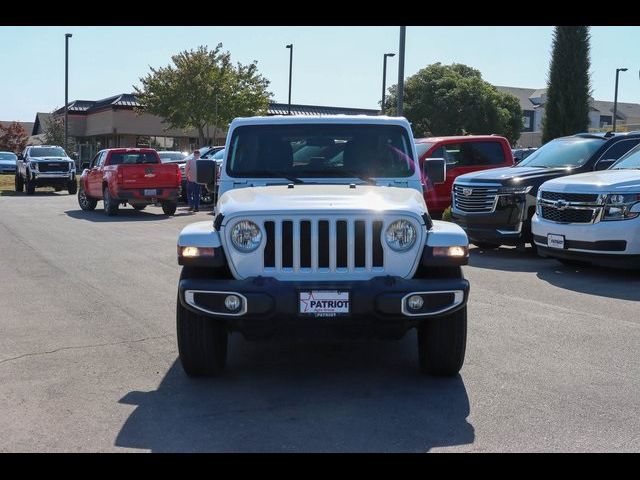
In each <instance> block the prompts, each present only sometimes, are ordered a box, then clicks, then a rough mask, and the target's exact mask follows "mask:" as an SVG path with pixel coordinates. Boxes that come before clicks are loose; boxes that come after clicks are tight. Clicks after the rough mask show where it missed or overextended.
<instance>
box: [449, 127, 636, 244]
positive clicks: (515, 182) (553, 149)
mask: <svg viewBox="0 0 640 480" xmlns="http://www.w3.org/2000/svg"><path fill="white" fill-rule="evenodd" d="M638 143H640V132H629V133H615V134H614V133H611V132H608V133H606V134H589V133H579V134H577V135H571V136H569V137H561V138H557V139H555V140H552V141H550V142H548V143H546V144H544V145H543V146H542V147H540V148H539V149H538V150H536V151H535V152H533V153H532V154H531V155H529V156H528V157H527V158H525V159H524V160H522V161H521V162H520V163H518V164H517V165H514V166H513V167H507V168H497V169H493V170H485V171H481V172H474V173H468V174H466V175H460V176H459V177H458V178H456V180H455V181H454V183H453V191H452V205H451V219H452V221H453V222H455V223H457V224H458V225H460V226H461V227H462V228H463V229H464V230H465V231H466V232H467V236H468V237H469V242H470V243H473V244H475V245H477V246H478V247H480V248H485V249H488V248H497V247H499V246H500V245H515V246H517V247H519V248H521V249H522V248H524V247H525V243H531V244H532V246H534V245H533V238H532V235H531V217H533V214H534V213H535V209H536V195H537V193H538V187H540V185H542V183H544V182H546V181H547V180H550V179H552V178H556V177H562V176H566V175H573V174H576V173H583V172H590V171H593V170H605V169H607V168H609V167H610V166H611V165H612V164H613V162H615V161H616V160H617V159H618V158H620V157H621V156H622V155H623V154H625V153H627V152H628V151H629V150H630V149H631V148H633V147H635V146H636V145H638ZM534 248H535V246H534Z"/></svg>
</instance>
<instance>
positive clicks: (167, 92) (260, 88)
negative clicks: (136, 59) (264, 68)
mask: <svg viewBox="0 0 640 480" xmlns="http://www.w3.org/2000/svg"><path fill="white" fill-rule="evenodd" d="M171 60H172V64H170V65H168V66H166V67H160V68H157V69H156V68H153V67H150V68H151V72H150V73H148V74H147V75H146V76H145V77H142V78H140V82H141V84H142V86H141V87H140V88H139V87H137V86H134V87H133V88H134V89H135V92H136V95H137V96H138V99H139V101H140V103H141V104H142V110H144V111H146V112H149V113H153V114H155V115H159V116H161V117H163V118H164V119H165V121H166V122H167V123H168V124H169V125H170V126H171V128H182V129H186V128H195V129H196V130H197V131H198V142H199V144H200V145H203V144H204V139H205V128H206V127H207V125H214V126H215V127H217V126H219V125H227V124H228V123H229V122H230V121H231V120H233V119H234V118H235V117H237V116H247V115H257V114H260V113H264V112H266V110H267V107H268V104H269V97H270V96H271V93H270V92H268V91H267V88H268V86H269V80H267V79H266V78H264V77H263V76H262V75H261V74H260V73H259V72H258V67H257V62H256V61H254V62H253V63H251V64H249V65H242V64H241V63H237V64H235V65H234V64H233V63H232V62H231V54H230V53H229V52H228V51H226V52H224V51H222V44H221V43H220V44H218V45H217V46H216V48H215V49H213V50H209V49H208V48H207V47H206V46H200V47H198V48H197V49H196V50H190V51H183V52H181V53H179V54H177V55H174V56H172V57H171ZM214 138H215V132H214Z"/></svg>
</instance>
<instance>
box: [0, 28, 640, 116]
mask: <svg viewBox="0 0 640 480" xmlns="http://www.w3.org/2000/svg"><path fill="white" fill-rule="evenodd" d="M552 31H553V27H549V26H547V27H534V26H521V27H507V26H505V27H469V26H467V27H443V26H436V27H434V26H431V27H429V26H425V27H419V26H409V27H407V36H406V56H405V76H410V75H412V74H414V73H416V72H417V71H418V70H419V69H421V68H423V67H425V66H427V65H429V64H432V63H435V62H441V63H443V64H451V63H454V62H455V63H464V64H467V65H470V66H472V67H474V68H477V69H478V70H480V72H481V73H482V76H483V78H484V79H485V80H486V81H488V82H490V83H492V84H494V85H504V86H512V87H524V88H544V87H545V86H546V79H547V73H548V69H549V60H550V56H551V36H552ZM66 32H69V33H72V34H73V37H72V38H71V39H70V41H69V100H70V101H71V100H75V99H82V100H98V99H101V98H105V97H108V96H111V95H115V94H119V93H128V92H132V91H133V85H140V82H139V78H140V77H142V76H144V75H145V74H146V73H148V72H149V67H160V66H166V65H168V64H169V63H170V62H171V55H173V54H176V53H178V52H180V51H183V50H190V49H195V48H197V47H198V46H199V45H208V46H209V47H211V48H213V47H215V46H216V45H217V44H218V43H222V44H223V48H224V50H228V51H229V52H230V53H231V58H232V60H233V61H234V62H241V63H243V64H247V63H250V62H252V61H254V60H257V61H258V69H259V71H260V72H261V73H262V75H264V76H265V77H266V78H267V79H269V80H270V81H271V84H270V86H269V91H270V92H272V93H273V98H274V99H275V100H276V101H279V102H287V95H288V87H289V83H288V82H289V50H288V49H286V48H285V45H287V44H289V43H293V45H294V53H293V81H292V98H291V101H292V103H304V104H311V105H331V106H343V107H358V108H378V102H379V101H380V97H381V93H382V58H383V54H384V53H397V52H398V40H399V27H391V26H376V27H374V26H372V27H366V26H357V27H338V26H331V27H319V26H318V27H293V26H286V27H229V26H225V27H216V26H204V27H197V26H186V27H154V26H140V27H136V26H118V27H107V26H97V27H96V26H94V27H83V26H74V27H42V26H39V27H28V26H22V27H6V26H4V27H3V26H0V45H1V46H2V47H0V65H2V72H3V73H2V74H1V75H0V120H3V121H5V120H17V121H33V120H34V118H35V114H36V112H39V111H40V112H49V111H51V110H53V109H54V108H56V107H61V106H63V104H64V34H65V33H66ZM591 36H592V38H591V82H592V89H593V97H594V98H595V99H597V100H610V101H613V97H614V87H615V71H616V68H622V67H626V68H628V69H629V70H628V71H627V72H624V73H621V74H620V84H619V89H618V101H620V102H637V103H640V77H639V70H640V56H639V55H638V53H637V52H638V50H637V45H638V44H640V27H628V26H626V27H616V26H606V27H592V29H591ZM397 79H398V56H397V55H396V56H395V57H393V58H389V59H388V63H387V86H389V85H392V84H395V83H397Z"/></svg>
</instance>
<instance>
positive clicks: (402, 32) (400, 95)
mask: <svg viewBox="0 0 640 480" xmlns="http://www.w3.org/2000/svg"><path fill="white" fill-rule="evenodd" d="M406 34H407V27H400V46H399V48H398V51H399V52H400V54H399V58H398V116H399V117H401V116H402V112H403V106H404V39H405V37H406Z"/></svg>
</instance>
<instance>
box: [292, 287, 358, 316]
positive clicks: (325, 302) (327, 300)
mask: <svg viewBox="0 0 640 480" xmlns="http://www.w3.org/2000/svg"><path fill="white" fill-rule="evenodd" d="M300 313H301V314H305V315H314V316H316V317H336V316H338V315H348V314H349V292H341V291H338V290H312V291H310V292H300Z"/></svg>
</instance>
